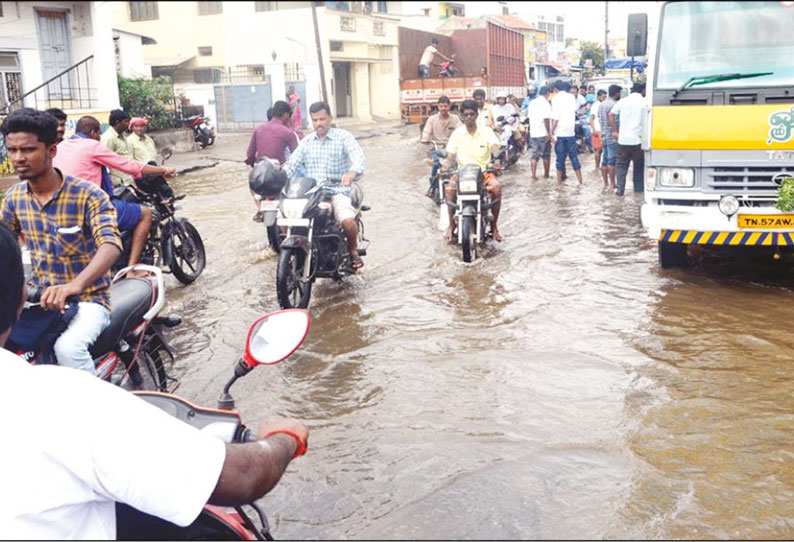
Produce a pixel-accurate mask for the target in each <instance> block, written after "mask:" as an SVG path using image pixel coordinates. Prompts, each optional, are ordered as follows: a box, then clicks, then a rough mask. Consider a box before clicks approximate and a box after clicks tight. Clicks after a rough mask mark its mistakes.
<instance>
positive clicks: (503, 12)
mask: <svg viewBox="0 0 794 542" xmlns="http://www.w3.org/2000/svg"><path fill="white" fill-rule="evenodd" d="M502 15H510V10H509V9H507V6H502Z"/></svg>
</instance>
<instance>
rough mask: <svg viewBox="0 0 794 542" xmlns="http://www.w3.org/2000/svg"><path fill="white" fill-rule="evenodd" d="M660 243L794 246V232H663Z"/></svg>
mask: <svg viewBox="0 0 794 542" xmlns="http://www.w3.org/2000/svg"><path fill="white" fill-rule="evenodd" d="M659 241H664V242H668V243H684V244H687V245H690V244H691V245H741V246H768V247H770V246H783V247H786V246H788V247H790V246H794V232H792V233H789V232H782V233H779V232H763V231H737V232H729V231H689V230H662V233H661V235H660V236H659Z"/></svg>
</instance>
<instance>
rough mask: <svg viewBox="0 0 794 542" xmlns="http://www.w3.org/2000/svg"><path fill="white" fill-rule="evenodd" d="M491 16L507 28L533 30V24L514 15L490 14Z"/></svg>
mask: <svg viewBox="0 0 794 542" xmlns="http://www.w3.org/2000/svg"><path fill="white" fill-rule="evenodd" d="M491 17H492V18H494V19H496V20H497V21H499V22H501V23H502V24H503V25H505V26H506V27H508V28H514V29H516V30H535V27H534V26H533V25H531V24H529V23H528V22H526V21H525V20H524V19H522V18H520V17H516V16H515V15H491Z"/></svg>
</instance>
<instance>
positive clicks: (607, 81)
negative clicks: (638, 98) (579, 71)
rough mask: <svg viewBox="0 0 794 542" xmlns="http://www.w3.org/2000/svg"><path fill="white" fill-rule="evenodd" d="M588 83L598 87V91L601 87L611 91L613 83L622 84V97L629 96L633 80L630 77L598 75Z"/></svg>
mask: <svg viewBox="0 0 794 542" xmlns="http://www.w3.org/2000/svg"><path fill="white" fill-rule="evenodd" d="M587 85H588V86H590V85H593V86H594V87H595V89H596V93H597V92H598V91H599V90H601V89H604V90H605V91H607V92H609V87H610V86H611V85H620V88H621V91H620V97H621V98H625V97H626V96H628V95H629V91H630V90H631V80H630V79H629V78H628V77H625V78H624V77H596V78H595V79H591V80H589V81H588V82H587Z"/></svg>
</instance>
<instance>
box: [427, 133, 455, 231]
mask: <svg viewBox="0 0 794 542" xmlns="http://www.w3.org/2000/svg"><path fill="white" fill-rule="evenodd" d="M430 143H431V144H432V145H433V150H431V151H430V160H431V165H432V166H433V169H432V170H431V172H430V185H431V187H432V188H431V190H432V195H433V201H435V202H436V204H437V205H438V206H439V208H438V229H439V231H444V230H446V229H447V227H448V226H449V215H448V214H447V209H446V207H445V206H444V202H445V201H446V188H447V185H448V184H449V179H450V178H451V177H452V172H451V171H441V160H443V159H445V158H446V157H447V151H446V150H445V149H444V148H443V145H442V144H441V143H438V142H437V141H431V142H430Z"/></svg>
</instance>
